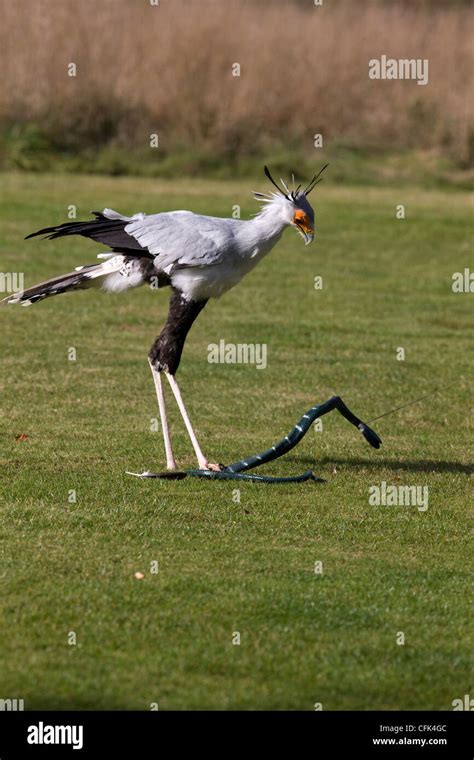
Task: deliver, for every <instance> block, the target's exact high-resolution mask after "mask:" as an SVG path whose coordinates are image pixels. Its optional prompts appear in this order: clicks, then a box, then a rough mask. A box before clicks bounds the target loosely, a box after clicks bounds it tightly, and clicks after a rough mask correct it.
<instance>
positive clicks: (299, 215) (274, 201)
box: [255, 164, 329, 245]
mask: <svg viewBox="0 0 474 760" xmlns="http://www.w3.org/2000/svg"><path fill="white" fill-rule="evenodd" d="M327 166H329V164H326V165H325V166H323V168H322V169H321V171H319V172H318V174H316V175H315V176H314V177H313V179H312V180H311V182H310V183H309V184H308V186H307V187H306V188H305V189H304V190H302V189H301V185H298V187H296V188H295V189H293V190H290V188H289V187H288V184H287V183H286V182H285V181H284V180H283V179H281V180H280V182H281V185H282V187H280V186H279V185H277V183H276V182H275V180H274V179H273V177H272V175H271V174H270V172H269V170H268V167H267V166H265V174H266V176H267V177H268V179H269V180H270V182H271V183H272V184H273V185H274V186H275V187H276V189H277V191H278V192H277V193H274V192H272V193H270V194H268V195H267V194H264V193H255V197H256V199H257V200H260V201H263V202H264V203H266V204H269V205H267V207H266V208H265V212H268V211H270V209H271V208H272V207H273V208H275V207H276V208H278V212H279V214H280V215H281V217H282V218H283V220H284V221H285V223H286V224H288V225H291V226H292V227H295V229H297V230H298V232H299V233H300V235H301V236H302V238H303V239H304V241H305V244H306V245H308V244H309V243H311V242H312V241H313V239H314V211H313V208H312V207H311V204H310V202H309V201H308V195H309V194H310V192H311V191H312V190H313V188H314V187H315V186H316V185H317V184H318V182H321V179H322V178H321V179H320V176H321V174H322V173H323V171H324V170H325V169H326V167H327ZM293 184H294V180H293ZM282 188H283V189H282Z"/></svg>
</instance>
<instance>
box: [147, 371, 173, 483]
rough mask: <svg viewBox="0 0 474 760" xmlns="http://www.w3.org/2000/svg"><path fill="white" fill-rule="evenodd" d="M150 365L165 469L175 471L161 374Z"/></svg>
mask: <svg viewBox="0 0 474 760" xmlns="http://www.w3.org/2000/svg"><path fill="white" fill-rule="evenodd" d="M148 364H149V365H150V369H151V374H152V375H153V380H154V383H155V388H156V398H157V399H158V408H159V410H160V419H161V429H162V431H163V440H164V443H165V452H166V469H167V470H176V461H175V458H174V454H173V446H172V444H171V437H170V431H169V427H168V418H167V416H166V405H165V394H164V393H163V383H162V382H161V372H158V370H156V369H155V368H154V366H153V364H152V363H151V361H150V359H148Z"/></svg>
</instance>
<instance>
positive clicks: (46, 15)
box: [0, 0, 474, 171]
mask: <svg viewBox="0 0 474 760" xmlns="http://www.w3.org/2000/svg"><path fill="white" fill-rule="evenodd" d="M0 10H1V15H2V24H1V26H0V67H1V70H2V86H1V89H0V133H1V132H2V130H3V132H4V133H5V132H7V133H8V134H9V135H10V137H11V129H12V125H13V126H14V127H15V128H16V130H17V131H16V132H15V131H14V137H18V131H19V132H20V134H21V135H22V136H23V140H27V141H29V142H31V141H32V142H33V145H32V146H31V149H32V150H33V149H34V148H37V149H38V150H39V149H41V147H42V145H43V143H47V144H48V145H51V146H52V148H53V149H54V150H55V151H56V152H57V153H61V151H63V152H64V151H66V152H67V151H72V152H74V151H77V150H78V149H81V148H83V147H89V148H90V149H97V147H98V146H100V145H102V144H108V143H111V142H112V143H114V144H116V145H131V144H133V145H145V144H148V140H149V134H150V131H152V132H158V133H159V135H160V141H161V145H160V148H161V150H162V151H164V152H166V151H170V150H172V149H174V148H176V146H177V145H180V146H186V148H187V149H188V150H192V151H203V150H204V151H207V152H211V153H215V155H217V156H219V159H220V160H221V161H222V162H225V161H228V160H230V158H232V157H234V156H235V155H237V154H239V155H240V154H242V153H246V152H247V153H248V152H250V153H252V152H253V153H254V152H255V151H256V150H262V149H263V148H264V147H265V146H268V145H269V144H270V145H271V144H274V143H275V142H276V143H279V144H281V145H285V146H286V148H287V149H290V148H291V146H294V145H295V144H298V145H299V146H301V145H302V146H304V147H306V149H307V151H309V152H310V153H312V154H313V156H314V149H313V136H314V134H315V133H321V134H323V136H324V139H325V141H326V143H327V144H330V143H332V142H333V141H334V140H337V141H345V143H346V144H348V145H350V146H352V147H355V148H359V149H360V148H369V149H371V150H374V149H391V150H397V149H414V148H421V149H425V150H433V149H436V150H437V151H439V152H441V153H444V154H445V155H449V156H451V157H453V158H454V159H455V160H456V161H457V162H458V163H459V164H460V165H461V166H463V167H468V166H470V165H472V163H473V160H474V140H473V130H472V122H473V120H472V99H471V102H470V103H469V98H467V97H466V93H467V92H469V91H471V92H472V88H473V78H474V66H473V47H472V34H471V30H472V21H473V8H472V7H469V6H468V5H466V4H464V3H447V4H443V5H441V4H439V3H438V2H411V3H403V2H397V3H396V4H395V3H390V2H389V3H381V2H369V1H367V0H364V1H363V2H356V3H355V2H354V3H348V2H331V3H325V4H323V5H322V6H319V7H317V6H315V5H314V3H313V2H312V0H301V1H300V2H298V0H295V1H291V0H278V2H272V3H270V2H261V1H260V0H253V2H246V1H245V0H226V2H225V3H223V2H220V1H218V0H172V2H170V1H169V0H160V2H159V4H158V5H157V6H154V5H150V1H149V0H121V2H115V1H113V0H102V1H101V2H100V3H97V2H96V1H95V0H81V2H80V3H78V2H76V0H44V1H43V2H39V3H25V2H22V3H11V2H9V0H1V2H0ZM382 54H386V55H388V56H391V57H393V58H421V59H425V58H426V59H428V60H429V82H428V84H427V85H426V86H420V85H418V84H417V82H416V81H406V80H399V81H391V82H388V81H374V80H371V79H369V77H368V61H369V60H370V59H372V58H378V57H380V56H381V55H382ZM70 63H75V64H76V67H77V75H76V76H75V77H72V76H68V68H67V67H68V64H70ZM234 63H239V64H240V67H241V70H240V76H238V77H237V76H233V73H232V65H233V64H234ZM32 123H33V124H35V125H36V126H37V127H38V130H37V132H34V134H33V135H32V134H31V132H28V131H26V133H25V125H27V124H30V126H31V124H32ZM2 125H3V127H2ZM12 139H13V138H12ZM35 141H36V142H35ZM0 147H1V145H0ZM43 147H44V146H43ZM3 148H4V150H6V149H7V148H8V144H7V145H4V146H3ZM26 168H28V167H26ZM100 170H101V168H99V171H100Z"/></svg>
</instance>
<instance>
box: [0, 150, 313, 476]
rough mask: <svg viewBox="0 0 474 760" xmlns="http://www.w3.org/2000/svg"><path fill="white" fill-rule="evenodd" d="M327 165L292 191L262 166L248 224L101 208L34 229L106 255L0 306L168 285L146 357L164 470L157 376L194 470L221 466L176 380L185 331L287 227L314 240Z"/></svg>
mask: <svg viewBox="0 0 474 760" xmlns="http://www.w3.org/2000/svg"><path fill="white" fill-rule="evenodd" d="M326 166H327V164H326ZM326 166H324V167H323V168H322V169H321V171H320V172H319V173H318V174H317V175H316V176H314V177H313V179H312V180H311V182H310V183H309V184H308V186H307V187H306V188H305V189H304V190H302V189H301V185H300V186H298V187H297V188H296V189H293V190H290V189H289V187H288V185H287V183H286V182H284V181H283V180H280V181H281V187H280V186H279V185H278V184H277V183H276V182H275V181H274V179H273V178H272V176H271V174H270V172H269V170H268V168H267V167H266V166H265V174H266V176H267V177H268V179H269V180H270V182H272V184H273V185H274V187H275V188H276V192H275V191H272V192H270V193H268V194H265V193H258V192H256V193H254V197H255V198H256V199H257V200H258V201H260V202H262V203H263V206H262V208H261V210H260V212H259V213H258V214H256V215H255V216H254V218H253V219H251V220H249V221H244V220H240V219H224V218H218V217H212V216H202V215H200V214H194V213H192V212H191V211H171V212H163V213H159V214H151V215H147V214H144V213H138V214H134V215H133V216H123V215H122V214H119V213H117V212H116V211H113V210H112V209H108V208H106V209H104V210H103V211H100V212H99V211H93V212H91V213H92V214H93V215H94V216H95V219H93V220H90V221H88V222H67V223H65V224H60V225H58V226H55V227H45V228H44V229H42V230H39V231H38V232H33V233H32V234H31V235H28V236H27V238H31V237H35V236H36V235H45V236H46V237H47V238H48V239H50V240H54V239H55V238H59V237H65V236H67V235H82V236H83V237H87V238H91V239H92V240H94V241H96V242H98V243H101V244H103V245H107V246H108V248H109V249H110V251H111V252H107V253H101V254H99V255H98V258H100V259H102V261H101V262H100V263H99V264H92V265H88V266H80V267H76V269H75V271H74V272H70V273H69V274H65V275H61V276H60V277H54V278H53V279H51V280H46V281H45V282H42V283H40V284H39V285H35V286H33V287H31V288H28V289H27V290H24V291H23V292H21V293H15V294H13V295H10V296H8V297H7V298H5V299H3V301H1V302H0V303H1V304H3V305H4V304H13V303H21V304H22V305H23V306H28V305H30V304H34V303H37V302H38V301H42V300H43V299H45V298H49V296H53V295H58V294H59V293H66V292H68V291H70V290H83V289H85V288H89V287H94V286H95V287H97V286H99V285H101V286H102V289H103V290H105V291H108V292H111V293H120V292H122V291H124V290H127V289H128V288H136V287H138V286H139V285H144V284H145V283H149V284H150V285H151V286H152V287H157V288H162V287H167V286H169V287H170V288H171V298H170V305H169V312H168V317H167V320H166V323H165V326H164V327H163V329H162V331H161V333H160V334H159V336H158V337H157V338H156V340H155V342H154V343H153V345H152V347H151V350H150V353H149V355H148V362H149V365H150V368H151V371H152V375H153V380H154V383H155V389H156V395H157V400H158V407H159V411H160V418H161V427H162V431H163V439H164V445H165V452H166V466H167V469H168V470H174V469H176V461H175V458H174V454H173V448H172V444H171V437H170V433H169V427H168V420H167V416H166V407H165V396H164V392H163V385H162V381H161V374H162V373H164V374H165V375H166V377H167V379H168V381H169V384H170V386H171V390H172V392H173V394H174V397H175V399H176V403H177V405H178V407H179V410H180V412H181V415H182V417H183V420H184V424H185V426H186V429H187V432H188V434H189V437H190V439H191V443H192V446H193V449H194V452H195V454H196V457H197V460H198V466H199V468H200V469H201V470H212V471H218V470H220V469H221V467H222V466H221V465H219V464H216V463H213V462H209V461H208V460H207V458H206V457H205V456H204V454H203V452H202V449H201V447H200V445H199V442H198V439H197V437H196V434H195V432H194V429H193V426H192V425H191V420H190V418H189V415H188V412H187V410H186V407H185V405H184V402H183V399H182V396H181V391H180V388H179V385H178V382H177V380H176V371H177V369H178V367H179V363H180V359H181V354H182V351H183V346H184V342H185V340H186V336H187V334H188V332H189V330H190V328H191V326H192V324H193V322H194V320H195V319H196V317H197V316H198V314H199V313H200V312H201V311H202V310H203V308H204V306H205V305H206V303H207V302H208V300H209V299H210V298H219V297H220V296H221V295H222V294H223V293H226V292H227V291H228V290H230V288H233V287H234V285H237V283H238V282H240V280H241V279H242V277H243V276H244V275H245V274H247V272H249V271H250V270H251V269H253V267H254V266H255V265H256V264H258V262H259V261H260V260H261V259H262V258H263V257H264V256H265V255H266V254H267V253H269V251H270V250H271V249H272V248H273V247H274V245H275V244H276V243H277V242H278V241H279V239H280V238H281V236H282V233H283V231H284V230H285V228H286V227H290V226H292V227H294V228H296V229H297V230H298V232H299V233H300V234H301V235H302V237H303V239H304V242H305V243H306V244H308V243H311V242H312V240H313V238H314V211H313V209H312V208H311V206H310V204H309V202H308V195H309V194H310V192H311V191H312V190H313V188H314V187H315V186H316V185H317V184H318V182H320V181H321V179H320V175H321V173H322V172H323V171H324V169H325V168H326Z"/></svg>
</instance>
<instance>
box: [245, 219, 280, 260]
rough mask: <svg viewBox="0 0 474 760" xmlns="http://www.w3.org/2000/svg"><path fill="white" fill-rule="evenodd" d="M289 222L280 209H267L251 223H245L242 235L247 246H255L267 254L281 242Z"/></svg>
mask: <svg viewBox="0 0 474 760" xmlns="http://www.w3.org/2000/svg"><path fill="white" fill-rule="evenodd" d="M288 225H289V222H288V221H287V219H286V218H285V217H283V216H282V214H281V213H279V210H278V209H271V208H268V209H267V208H265V209H264V210H263V211H262V212H261V213H260V214H257V216H256V217H254V218H253V219H251V220H250V221H247V222H244V223H243V228H242V233H243V236H244V237H245V239H246V243H247V245H253V246H256V247H258V248H260V249H262V252H263V251H264V252H265V253H267V252H268V251H270V250H271V249H272V248H273V246H274V245H275V244H276V243H277V242H278V241H279V239H280V237H281V235H282V233H283V231H284V229H285V227H288Z"/></svg>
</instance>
